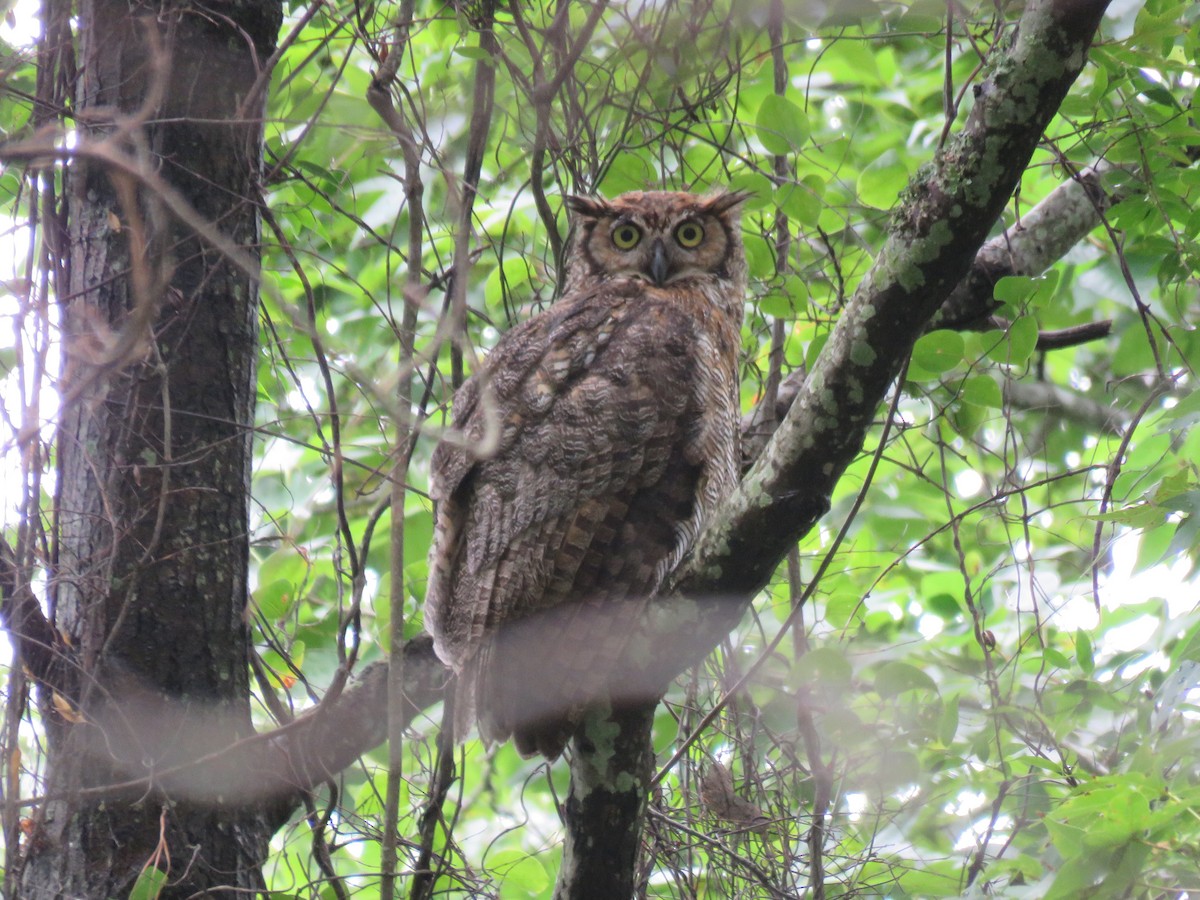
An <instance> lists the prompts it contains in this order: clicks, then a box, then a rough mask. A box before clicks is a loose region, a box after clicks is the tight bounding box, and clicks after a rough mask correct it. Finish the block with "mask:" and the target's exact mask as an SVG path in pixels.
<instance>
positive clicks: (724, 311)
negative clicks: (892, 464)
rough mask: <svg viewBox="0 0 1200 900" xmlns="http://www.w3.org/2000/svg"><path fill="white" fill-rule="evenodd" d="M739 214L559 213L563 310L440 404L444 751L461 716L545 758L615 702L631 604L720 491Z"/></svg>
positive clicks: (674, 210) (740, 272) (464, 722)
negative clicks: (449, 721)
mask: <svg viewBox="0 0 1200 900" xmlns="http://www.w3.org/2000/svg"><path fill="white" fill-rule="evenodd" d="M742 199H743V197H742V195H740V194H736V193H728V192H726V193H721V194H717V195H715V196H709V197H699V196H696V195H692V194H686V193H672V192H645V193H643V192H636V193H632V194H625V195H623V196H621V197H618V198H616V199H615V200H612V201H605V200H601V199H595V198H578V197H574V198H570V199H569V200H568V203H569V205H570V208H571V209H572V211H573V212H574V223H573V224H574V233H573V238H572V242H571V245H570V249H569V252H568V264H567V275H566V279H565V290H564V296H563V298H562V299H561V300H560V301H558V302H557V303H556V304H555V305H554V306H553V307H551V308H550V309H549V310H547V311H545V312H543V313H541V314H540V315H537V316H535V317H533V318H531V319H529V320H528V321H526V322H524V323H522V324H521V325H519V326H517V327H516V328H514V329H512V330H511V331H510V332H509V333H508V334H506V335H505V336H504V337H503V338H502V339H501V341H500V342H499V343H498V344H497V345H496V347H495V349H494V350H493V351H492V352H491V353H490V354H489V355H488V356H487V358H486V359H485V360H484V361H483V363H482V365H481V366H480V369H479V371H478V372H476V373H475V375H474V376H473V377H472V378H470V379H469V380H468V381H467V382H466V383H465V384H464V385H463V386H462V388H461V389H460V390H459V392H458V394H457V395H456V396H455V398H454V410H453V421H454V431H453V435H454V436H453V437H450V436H448V437H447V438H446V439H443V441H442V442H441V443H440V444H439V445H438V447H437V449H436V450H435V452H434V456H433V474H432V479H431V481H432V484H431V493H432V495H433V497H434V498H435V500H436V501H437V503H438V507H437V519H436V533H435V539H434V544H433V547H432V549H431V552H430V566H429V589H428V594H427V597H426V608H425V622H426V627H427V628H428V629H429V630H430V632H431V633H432V634H433V636H434V639H435V646H436V648H437V651H438V654H439V655H440V656H441V658H442V659H443V660H444V661H445V662H446V663H447V664H448V665H450V666H452V667H453V669H454V670H455V672H456V673H457V675H458V685H459V686H458V694H457V698H456V699H457V706H456V709H457V715H456V722H455V726H454V727H455V732H456V737H458V738H459V739H461V738H462V737H463V736H464V735H465V733H466V731H467V730H468V728H469V726H470V723H471V722H472V720H475V719H477V720H478V722H479V726H480V733H481V735H482V736H483V737H484V739H485V740H503V739H506V738H507V737H508V736H509V735H512V736H513V738H514V741H515V743H516V745H517V748H518V750H520V751H521V753H523V754H525V755H531V754H533V753H535V752H538V753H542V754H543V755H545V756H547V757H548V758H551V759H553V758H554V757H556V756H557V755H558V754H559V753H561V752H562V749H563V747H564V746H565V745H566V742H567V740H568V739H569V738H570V736H571V733H572V731H573V730H574V728H575V726H576V724H577V723H578V721H579V718H580V715H581V713H582V710H583V709H584V707H585V706H586V705H587V704H588V703H589V702H592V701H593V700H596V699H597V698H599V697H601V696H606V695H611V694H613V693H614V692H619V688H617V687H615V685H617V684H619V681H620V678H619V675H620V661H621V655H622V653H624V652H625V651H626V649H627V645H628V643H629V639H630V638H631V637H632V635H633V633H634V632H633V629H634V628H635V627H636V623H637V621H638V618H639V614H640V613H641V611H642V608H643V606H644V604H645V603H646V601H647V599H648V598H649V597H650V596H651V595H653V594H654V592H655V591H656V590H657V589H658V588H659V586H660V585H661V583H662V581H663V579H664V578H665V577H666V575H667V574H668V573H669V572H670V571H671V569H672V568H673V567H674V566H675V564H676V563H677V562H678V561H679V560H680V559H681V558H682V556H683V555H684V554H685V553H686V552H687V550H688V548H689V547H690V546H691V543H692V541H693V540H694V539H695V536H696V534H697V533H698V532H699V530H700V528H701V526H702V524H703V522H704V520H705V517H706V516H707V515H708V514H709V513H711V511H712V509H713V508H714V507H715V506H716V504H717V503H718V502H719V501H720V500H721V499H722V498H723V497H724V496H725V495H726V494H727V493H728V492H729V491H730V490H731V489H732V487H733V485H734V482H735V479H736V475H737V463H738V450H737V419H738V374H737V352H738V347H739V345H740V330H741V319H742V305H743V302H744V295H745V282H746V263H745V258H744V254H743V251H742V243H741V238H740V233H739V224H738V216H739V206H740V203H741V201H742ZM493 432H494V434H495V435H496V440H495V443H494V445H493V446H491V447H487V446H486V444H487V443H488V442H487V440H486V437H487V436H488V435H489V433H493ZM481 451H488V452H481ZM608 699H610V700H612V701H613V702H617V703H619V702H621V701H622V700H623V699H627V698H623V697H620V696H609V697H608Z"/></svg>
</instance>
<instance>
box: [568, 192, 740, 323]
mask: <svg viewBox="0 0 1200 900" xmlns="http://www.w3.org/2000/svg"><path fill="white" fill-rule="evenodd" d="M746 197H747V194H745V193H743V192H741V191H722V192H720V193H717V194H710V195H708V196H699V195H697V194H688V193H682V192H675V191H633V192H631V193H628V194H622V195H621V196H620V197H617V198H616V199H614V200H604V199H602V198H599V197H574V196H572V197H567V198H566V202H567V206H568V207H569V208H570V209H571V211H572V212H573V213H574V218H573V227H574V231H573V238H572V241H571V248H570V252H569V253H568V254H567V277H566V282H565V285H564V294H570V293H572V292H574V291H576V290H581V289H585V288H588V287H594V286H595V285H596V284H598V283H600V282H603V281H606V280H608V279H610V278H621V277H625V278H635V279H640V280H643V281H646V282H648V283H650V284H653V285H657V286H659V287H662V286H665V285H679V286H704V285H713V284H714V282H718V283H721V286H722V287H724V288H732V289H733V290H734V291H736V293H737V294H738V296H739V297H740V296H741V294H743V293H744V291H745V283H746V257H745V253H744V251H743V249H742V236H741V227H740V213H741V204H742V201H744V200H745V199H746ZM739 312H740V310H739Z"/></svg>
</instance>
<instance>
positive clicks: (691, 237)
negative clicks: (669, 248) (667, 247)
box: [675, 222, 704, 250]
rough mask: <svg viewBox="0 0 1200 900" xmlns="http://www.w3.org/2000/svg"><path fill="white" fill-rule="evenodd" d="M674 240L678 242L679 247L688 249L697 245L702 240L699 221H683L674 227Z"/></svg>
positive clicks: (702, 230)
mask: <svg viewBox="0 0 1200 900" xmlns="http://www.w3.org/2000/svg"><path fill="white" fill-rule="evenodd" d="M675 240H676V241H678V242H679V246H680V247H685V248H687V249H688V250H691V249H692V248H694V247H699V246H700V242H701V241H702V240H704V229H703V228H701V227H700V223H699V222H684V223H683V224H682V225H680V226H679V227H678V228H676V229H675Z"/></svg>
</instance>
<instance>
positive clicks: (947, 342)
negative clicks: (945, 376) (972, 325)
mask: <svg viewBox="0 0 1200 900" xmlns="http://www.w3.org/2000/svg"><path fill="white" fill-rule="evenodd" d="M964 349H965V345H964V343H963V338H962V335H961V334H959V333H958V332H957V331H948V330H946V329H942V330H939V331H931V332H930V333H929V334H926V335H923V336H922V337H921V338H920V339H919V340H918V341H917V343H916V344H915V345H914V346H913V353H912V358H913V362H915V363H916V364H917V365H919V366H920V367H921V368H923V369H926V370H927V371H930V372H933V373H935V374H941V373H942V372H949V371H950V370H951V369H953V368H954V367H955V366H957V365H958V364H959V363H961V362H962V361H963V350H964Z"/></svg>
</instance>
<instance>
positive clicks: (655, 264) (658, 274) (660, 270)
mask: <svg viewBox="0 0 1200 900" xmlns="http://www.w3.org/2000/svg"><path fill="white" fill-rule="evenodd" d="M653 253H654V255H653V256H652V257H651V258H650V277H651V278H653V279H654V283H655V284H656V285H658V286H659V287H662V286H663V285H664V284H666V283H667V275H669V274H670V267H669V265H668V263H667V251H666V248H664V247H663V242H662V239H661V238H656V239H655V241H654V248H653Z"/></svg>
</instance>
